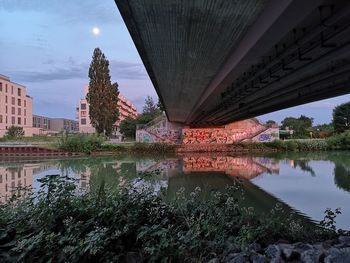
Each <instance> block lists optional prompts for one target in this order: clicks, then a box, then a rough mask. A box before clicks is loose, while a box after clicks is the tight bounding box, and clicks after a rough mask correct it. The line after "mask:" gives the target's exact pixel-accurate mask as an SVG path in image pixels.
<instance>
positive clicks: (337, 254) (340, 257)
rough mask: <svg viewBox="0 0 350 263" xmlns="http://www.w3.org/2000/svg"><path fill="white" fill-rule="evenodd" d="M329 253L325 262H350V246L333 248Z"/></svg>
mask: <svg viewBox="0 0 350 263" xmlns="http://www.w3.org/2000/svg"><path fill="white" fill-rule="evenodd" d="M329 252H330V253H329V255H328V256H327V257H325V259H324V262H325V263H349V262H350V247H348V248H341V249H338V248H331V249H330V250H329Z"/></svg>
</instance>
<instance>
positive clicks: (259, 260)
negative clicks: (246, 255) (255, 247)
mask: <svg viewBox="0 0 350 263" xmlns="http://www.w3.org/2000/svg"><path fill="white" fill-rule="evenodd" d="M250 261H251V262H253V263H265V262H267V259H266V257H265V256H264V255H260V254H254V255H251V256H250Z"/></svg>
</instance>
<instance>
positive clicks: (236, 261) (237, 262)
mask: <svg viewBox="0 0 350 263" xmlns="http://www.w3.org/2000/svg"><path fill="white" fill-rule="evenodd" d="M245 262H246V261H245V257H244V256H243V255H242V254H236V256H235V257H234V258H233V259H231V260H230V261H229V263H245Z"/></svg>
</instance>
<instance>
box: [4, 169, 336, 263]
mask: <svg viewBox="0 0 350 263" xmlns="http://www.w3.org/2000/svg"><path fill="white" fill-rule="evenodd" d="M39 181H40V183H41V188H40V189H39V191H38V192H37V193H32V194H31V195H30V196H29V197H27V198H25V199H13V201H12V202H10V203H8V204H3V205H0V212H1V213H0V241H1V251H0V260H1V262H39V263H40V262H58V263H60V262H126V261H127V260H126V257H127V255H130V253H131V254H133V255H135V254H136V255H137V256H139V257H141V258H143V260H144V261H146V262H161V261H163V262H170V261H171V262H203V261H208V260H209V259H210V258H211V257H212V256H213V255H225V254H228V253H230V251H231V250H232V248H233V247H241V248H242V249H243V250H244V249H246V248H247V245H248V244H250V243H252V242H259V243H262V244H269V243H272V242H275V241H276V240H278V239H280V238H283V239H287V240H290V241H291V242H295V241H308V242H313V241H316V240H321V239H323V238H324V237H325V236H327V237H335V236H336V232H335V230H334V228H333V227H332V222H333V225H334V217H333V215H332V214H329V217H328V219H329V220H328V221H327V220H326V224H325V225H324V228H322V226H316V225H314V224H313V223H305V222H303V219H299V218H298V216H296V215H294V214H289V215H288V216H286V213H285V212H284V211H283V209H282V208H281V207H280V206H276V208H275V209H273V210H272V211H271V213H270V214H267V215H258V214H256V213H255V211H254V210H253V209H251V208H244V207H242V206H241V205H240V200H241V199H242V197H241V198H238V197H237V193H238V194H239V192H237V191H238V189H239V186H238V185H237V186H233V187H230V188H228V189H227V191H225V192H212V193H211V196H210V198H209V199H208V200H204V199H203V198H201V189H200V188H196V189H195V191H194V192H192V193H191V194H190V195H189V196H186V195H184V189H182V190H181V191H179V192H178V193H177V195H176V197H175V199H174V200H171V201H165V199H164V197H163V196H162V194H161V193H162V192H161V193H160V194H155V193H154V190H152V189H147V188H142V189H140V188H134V187H132V186H131V185H129V186H124V187H123V188H120V190H119V191H112V190H111V189H110V188H108V184H101V186H100V187H99V188H98V189H96V190H95V191H90V192H86V193H84V192H79V191H78V190H77V189H76V184H75V181H74V180H73V179H71V178H68V177H60V176H58V175H51V176H47V177H44V178H42V179H40V180H39Z"/></svg>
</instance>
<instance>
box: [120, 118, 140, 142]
mask: <svg viewBox="0 0 350 263" xmlns="http://www.w3.org/2000/svg"><path fill="white" fill-rule="evenodd" d="M137 121H138V120H137V119H134V118H131V117H127V118H126V119H124V120H122V122H121V123H120V126H119V128H120V132H121V133H122V134H123V135H124V136H125V137H126V138H133V139H135V135H136V123H137Z"/></svg>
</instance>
